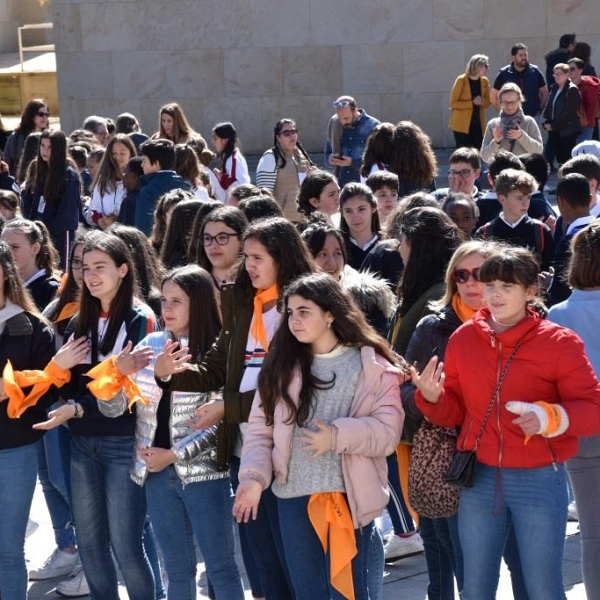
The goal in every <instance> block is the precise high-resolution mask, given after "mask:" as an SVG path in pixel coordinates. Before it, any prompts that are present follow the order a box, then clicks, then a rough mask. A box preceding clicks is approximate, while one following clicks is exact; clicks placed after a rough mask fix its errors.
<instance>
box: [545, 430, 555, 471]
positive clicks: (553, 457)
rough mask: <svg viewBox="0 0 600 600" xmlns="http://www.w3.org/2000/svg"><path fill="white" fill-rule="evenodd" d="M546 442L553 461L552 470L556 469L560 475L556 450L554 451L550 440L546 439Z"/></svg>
mask: <svg viewBox="0 0 600 600" xmlns="http://www.w3.org/2000/svg"><path fill="white" fill-rule="evenodd" d="M544 439H545V440H546V447H547V448H548V452H549V453H550V458H551V459H552V468H553V469H554V472H555V473H558V464H557V457H556V453H555V452H554V450H553V449H552V446H551V445H550V440H548V438H544Z"/></svg>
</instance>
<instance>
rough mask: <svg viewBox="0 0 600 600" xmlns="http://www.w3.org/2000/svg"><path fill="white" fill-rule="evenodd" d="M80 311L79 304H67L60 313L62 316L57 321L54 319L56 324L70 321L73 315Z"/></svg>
mask: <svg viewBox="0 0 600 600" xmlns="http://www.w3.org/2000/svg"><path fill="white" fill-rule="evenodd" d="M78 311H79V302H67V303H66V304H65V305H64V306H63V307H62V310H61V311H60V314H59V315H58V317H56V319H54V322H55V323H60V322H61V321H64V320H65V319H70V318H71V317H72V316H73V315H75V314H77V312H78Z"/></svg>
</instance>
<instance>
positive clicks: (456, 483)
mask: <svg viewBox="0 0 600 600" xmlns="http://www.w3.org/2000/svg"><path fill="white" fill-rule="evenodd" d="M522 341H523V338H521V339H520V340H519V341H518V342H517V343H516V345H515V347H514V348H513V351H512V352H511V354H510V356H509V357H508V360H507V361H506V365H504V370H503V371H502V374H501V375H500V377H499V378H498V383H497V384H496V389H495V391H494V394H493V395H492V399H491V400H490V404H489V406H488V409H487V411H486V413H485V417H484V418H483V423H482V424H481V428H480V429H479V433H478V434H477V437H476V438H475V447H474V448H473V450H458V451H457V452H456V454H455V455H454V457H453V458H452V461H451V463H450V466H449V467H448V470H447V471H446V475H445V476H444V480H445V481H446V483H447V484H448V485H449V486H450V487H453V488H455V489H458V490H462V489H463V488H470V487H473V485H474V484H475V472H476V468H477V448H478V447H479V441H480V440H481V436H482V435H483V431H484V429H485V426H486V424H487V421H488V419H489V417H490V414H491V412H492V408H494V404H495V403H496V399H497V398H498V396H499V395H500V386H501V385H502V382H503V381H504V377H505V376H506V373H507V371H508V367H509V366H510V363H511V362H512V359H513V358H514V356H515V354H516V353H517V350H518V349H519V346H520V345H521V342H522Z"/></svg>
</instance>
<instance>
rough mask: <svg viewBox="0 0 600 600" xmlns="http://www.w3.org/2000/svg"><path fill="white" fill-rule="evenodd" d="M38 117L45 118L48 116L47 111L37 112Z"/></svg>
mask: <svg viewBox="0 0 600 600" xmlns="http://www.w3.org/2000/svg"><path fill="white" fill-rule="evenodd" d="M37 116H38V117H45V118H46V119H47V118H48V117H49V116H50V113H49V112H39V113H37Z"/></svg>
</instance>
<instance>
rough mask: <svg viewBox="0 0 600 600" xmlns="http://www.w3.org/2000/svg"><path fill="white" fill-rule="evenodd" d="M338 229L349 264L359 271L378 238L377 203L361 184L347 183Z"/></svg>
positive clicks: (342, 199) (343, 192)
mask: <svg viewBox="0 0 600 600" xmlns="http://www.w3.org/2000/svg"><path fill="white" fill-rule="evenodd" d="M340 209H341V212H342V220H341V223H340V229H341V231H342V233H343V235H344V241H345V242H346V249H347V251H348V264H349V265H350V266H351V267H352V268H353V269H356V270H357V271H359V270H360V269H361V267H362V264H363V261H364V260H365V258H366V256H367V254H369V252H370V251H371V250H372V249H373V248H374V247H375V245H376V244H377V242H378V241H379V239H380V234H379V214H378V212H377V200H375V197H374V196H373V192H372V191H371V190H370V188H369V187H367V186H366V185H364V184H362V183H347V184H346V185H345V186H344V189H342V193H341V194H340Z"/></svg>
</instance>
